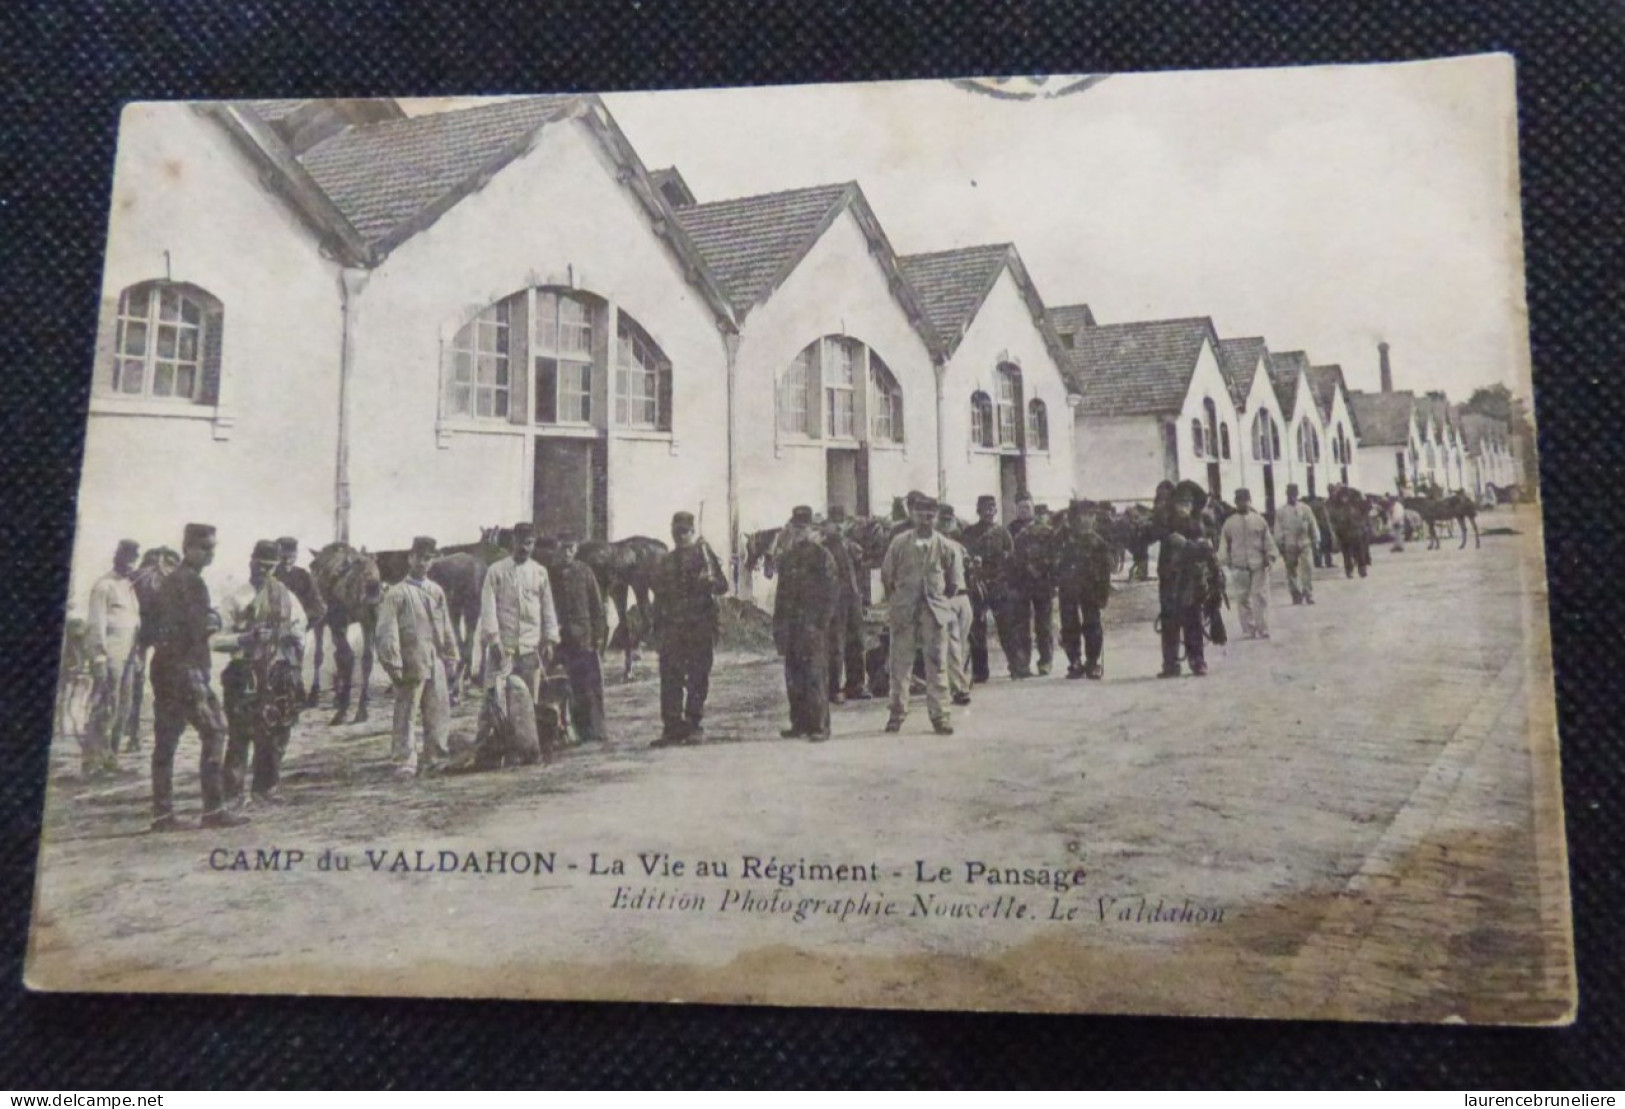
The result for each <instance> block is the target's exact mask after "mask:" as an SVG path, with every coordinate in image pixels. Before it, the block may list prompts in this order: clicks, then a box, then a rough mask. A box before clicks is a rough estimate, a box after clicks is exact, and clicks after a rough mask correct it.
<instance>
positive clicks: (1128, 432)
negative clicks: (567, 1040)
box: [26, 55, 1577, 1025]
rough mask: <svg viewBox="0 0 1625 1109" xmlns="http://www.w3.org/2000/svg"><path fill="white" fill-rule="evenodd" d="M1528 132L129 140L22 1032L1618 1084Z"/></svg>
mask: <svg viewBox="0 0 1625 1109" xmlns="http://www.w3.org/2000/svg"><path fill="white" fill-rule="evenodd" d="M1515 90H1516V76H1515V67H1514V64H1513V61H1512V59H1511V58H1510V57H1509V56H1506V55H1479V56H1471V57H1460V58H1451V59H1442V60H1437V61H1422V62H1406V63H1393V64H1381V65H1350V66H1321V67H1302V68H1291V69H1258V70H1232V71H1208V72H1197V71H1191V72H1165V73H1146V74H1132V73H1125V74H1111V75H1104V74H1088V75H1073V76H1047V77H1029V78H1021V77H1012V78H1006V79H991V78H976V79H966V80H956V81H937V80H930V81H926V80H920V81H898V82H885V83H868V84H845V85H803V86H781V87H762V88H740V89H705V90H684V91H661V92H617V93H604V94H591V93H554V94H547V95H513V96H501V97H460V98H443V99H432V100H431V99H413V98H391V99H271V100H267V99H256V100H233V101H226V100H221V101H188V102H179V101H175V102H152V101H144V102H137V103H132V104H129V105H128V106H127V107H126V108H125V110H124V112H123V114H122V116H121V119H120V124H119V133H118V149H117V155H116V160H115V163H114V165H113V166H112V167H111V168H112V192H111V212H110V218H109V232H108V242H107V247H106V254H105V266H104V270H103V279H102V290H101V296H102V299H101V304H100V310H99V314H98V315H97V317H96V319H95V322H94V326H95V328H96V342H95V357H94V364H93V365H91V366H87V367H83V373H84V375H85V377H86V379H87V380H88V381H89V383H90V385H89V388H90V402H89V413H88V417H87V424H86V428H85V447H84V461H83V471H82V479H81V485H80V492H79V501H78V523H77V530H76V533H75V536H74V540H73V547H72V566H71V577H70V584H69V593H68V605H67V611H66V612H65V613H64V614H63V615H64V627H63V636H62V654H61V664H60V671H59V678H58V685H57V690H56V706H57V707H56V717H55V721H54V727H53V734H52V735H51V737H50V746H51V758H50V779H49V782H48V786H47V791H46V802H45V812H44V819H43V835H42V843H41V848H40V855H39V865H38V877H37V881H36V888H35V897H34V907H33V921H32V929H31V933H30V940H29V949H28V955H27V963H26V982H27V984H28V986H29V987H31V988H32V989H35V990H43V991H91V992H162V993H170V992H188V993H231V994H332V995H385V996H423V997H469V996H474V997H502V998H547V999H585V1000H642V1001H682V1002H725V1003H747V1004H762V1005H812V1006H843V1007H874V1008H910V1009H965V1010H1001V1011H1056V1012H1089V1013H1140V1014H1165V1015H1189V1016H1237V1017H1269V1018H1287V1019H1306V1020H1308V1019H1313V1020H1328V1019H1329V1020H1349V1021H1399V1022H1430V1023H1437V1022H1449V1023H1474V1024H1520V1025H1560V1024H1567V1023H1570V1022H1571V1021H1572V1020H1573V1019H1574V1014H1575V1008H1576V1005H1577V991H1576V984H1575V967H1574V953H1573V939H1572V924H1571V920H1570V904H1569V888H1568V886H1569V883H1568V872H1567V861H1566V849H1565V843H1564V830H1563V829H1564V825H1563V798H1562V790H1561V781H1560V770H1559V745H1558V735H1557V721H1556V711H1555V704H1554V694H1553V676H1552V657H1551V640H1550V621H1549V616H1548V609H1547V584H1546V568H1545V559H1544V553H1543V526H1542V517H1541V506H1540V490H1539V483H1538V466H1537V457H1536V438H1535V426H1534V416H1533V401H1534V385H1533V382H1532V374H1531V365H1530V353H1529V338H1528V326H1527V310H1526V305H1525V294H1524V274H1523V231H1522V222H1521V219H1520V212H1519V165H1518V119H1517V101H1516V95H1515ZM88 326H90V325H89V323H88V321H87V327H88ZM53 634H54V633H53Z"/></svg>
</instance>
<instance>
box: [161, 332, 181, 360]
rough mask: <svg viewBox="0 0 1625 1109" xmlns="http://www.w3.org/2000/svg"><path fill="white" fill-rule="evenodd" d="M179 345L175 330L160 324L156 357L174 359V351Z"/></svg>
mask: <svg viewBox="0 0 1625 1109" xmlns="http://www.w3.org/2000/svg"><path fill="white" fill-rule="evenodd" d="M179 345H180V343H179V341H178V338H177V336H176V334H175V328H174V327H172V326H170V325H169V324H160V325H159V327H158V357H159V358H174V357H175V349H176V348H177V347H178V346H179Z"/></svg>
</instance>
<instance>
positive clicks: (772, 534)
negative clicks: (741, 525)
mask: <svg viewBox="0 0 1625 1109" xmlns="http://www.w3.org/2000/svg"><path fill="white" fill-rule="evenodd" d="M783 532H784V529H783V528H763V529H762V530H761V531H752V532H748V533H746V535H745V569H746V570H749V571H751V572H752V573H754V572H755V570H756V567H757V564H760V565H761V567H762V574H763V576H765V577H768V578H771V577H772V576H773V574H774V555H775V552H776V550H777V548H778V544H779V536H780V535H782V534H783Z"/></svg>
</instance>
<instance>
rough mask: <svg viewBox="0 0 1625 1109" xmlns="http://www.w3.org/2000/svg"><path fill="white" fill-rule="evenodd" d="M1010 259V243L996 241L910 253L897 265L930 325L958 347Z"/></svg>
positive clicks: (944, 339)
mask: <svg viewBox="0 0 1625 1109" xmlns="http://www.w3.org/2000/svg"><path fill="white" fill-rule="evenodd" d="M1009 261H1010V244H1009V243H995V244H992V245H988V246H970V247H964V248H962V249H959V250H940V251H937V252H935V253H932V254H911V255H909V256H908V257H906V258H899V259H897V264H898V265H899V266H901V267H902V268H903V276H904V277H906V278H908V282H909V284H910V285H913V286H914V291H915V292H916V293H918V294H919V297H920V307H921V308H923V309H925V315H926V318H927V319H929V320H930V321H931V326H932V327H934V328H936V330H937V334H938V335H939V336H940V337H941V338H942V340H943V341H944V342H946V343H950V344H953V345H955V346H957V345H958V340H959V339H960V337H961V336H963V335H964V334H965V331H966V330H967V329H968V328H969V327H970V325H971V321H972V320H974V319H975V318H976V313H977V312H978V311H980V310H981V307H982V302H983V301H984V300H986V299H987V294H988V293H990V292H992V291H993V283H994V282H995V281H997V280H998V279H999V274H1001V273H1003V272H1004V267H1005V266H1006V265H1007V264H1008V263H1009Z"/></svg>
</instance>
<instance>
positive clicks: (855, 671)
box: [826, 597, 864, 699]
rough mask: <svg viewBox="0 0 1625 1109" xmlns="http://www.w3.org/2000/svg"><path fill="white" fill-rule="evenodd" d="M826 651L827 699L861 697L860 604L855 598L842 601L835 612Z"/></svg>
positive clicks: (861, 605)
mask: <svg viewBox="0 0 1625 1109" xmlns="http://www.w3.org/2000/svg"><path fill="white" fill-rule="evenodd" d="M828 639H829V643H828V645H827V647H826V651H827V653H828V655H829V663H828V666H827V669H828V671H829V696H830V697H831V698H832V699H833V698H834V696H835V695H836V694H837V693H847V694H851V693H862V692H863V686H864V669H863V602H862V601H861V600H860V599H858V598H857V597H846V598H843V599H842V600H841V603H840V605H839V607H837V608H836V610H835V623H834V625H833V626H832V627H831V629H830V634H829V636H828Z"/></svg>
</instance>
